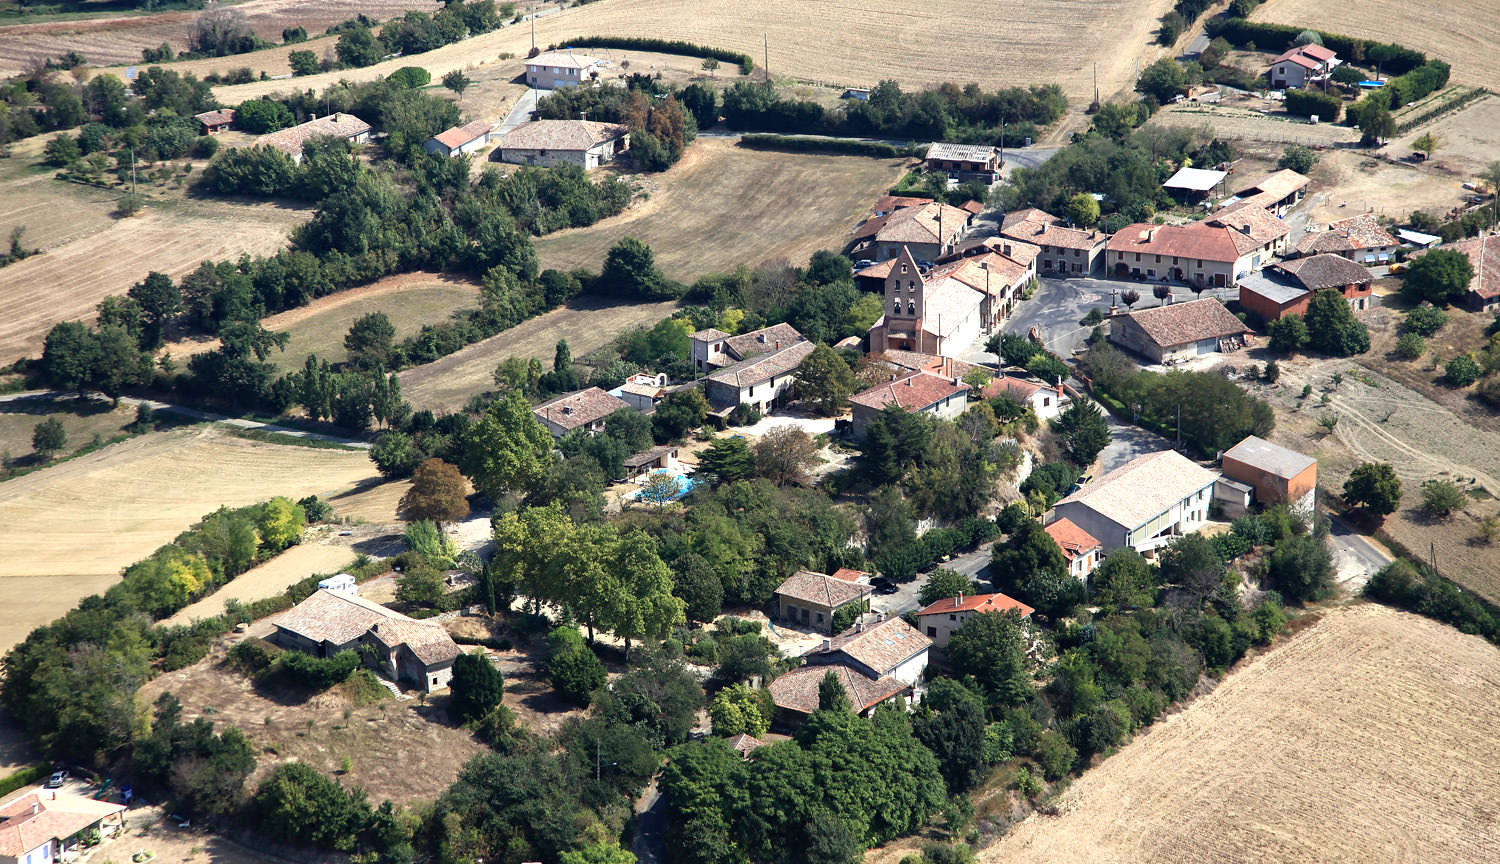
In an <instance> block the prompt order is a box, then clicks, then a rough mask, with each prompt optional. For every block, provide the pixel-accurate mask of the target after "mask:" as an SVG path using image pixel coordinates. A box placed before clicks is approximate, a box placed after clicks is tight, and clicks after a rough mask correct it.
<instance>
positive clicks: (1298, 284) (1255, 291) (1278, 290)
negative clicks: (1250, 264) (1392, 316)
mask: <svg viewBox="0 0 1500 864" xmlns="http://www.w3.org/2000/svg"><path fill="white" fill-rule="evenodd" d="M1374 285H1375V280H1374V278H1373V277H1372V276H1370V271H1369V270H1367V269H1365V268H1364V267H1361V266H1360V265H1358V264H1355V263H1354V262H1353V261H1350V260H1349V259H1348V258H1343V257H1340V256H1338V255H1328V254H1323V255H1313V256H1312V257H1310V258H1293V259H1292V260H1290V261H1283V262H1282V263H1280V264H1273V265H1271V266H1270V267H1267V268H1266V269H1265V271H1264V272H1262V273H1259V274H1251V275H1249V276H1246V277H1244V278H1242V279H1241V280H1240V305H1241V306H1243V307H1244V308H1245V310H1246V311H1248V312H1254V313H1255V314H1257V315H1259V316H1260V317H1262V318H1264V319H1266V320H1267V321H1275V320H1276V319H1278V318H1281V317H1283V316H1285V315H1292V314H1297V315H1302V314H1305V313H1306V312H1307V304H1308V301H1310V300H1311V299H1312V295H1313V292H1315V291H1322V290H1324V289H1325V288H1332V289H1333V290H1335V291H1338V292H1339V293H1340V294H1342V295H1344V300H1345V301H1347V302H1348V304H1349V306H1350V308H1353V309H1365V308H1368V307H1370V306H1373V305H1374V304H1375V297H1374V296H1373V291H1374Z"/></svg>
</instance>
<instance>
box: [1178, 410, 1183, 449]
mask: <svg viewBox="0 0 1500 864" xmlns="http://www.w3.org/2000/svg"><path fill="white" fill-rule="evenodd" d="M1177 449H1178V450H1181V449H1182V403H1181V402H1178V403H1177Z"/></svg>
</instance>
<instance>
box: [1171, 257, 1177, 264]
mask: <svg viewBox="0 0 1500 864" xmlns="http://www.w3.org/2000/svg"><path fill="white" fill-rule="evenodd" d="M1172 263H1173V264H1176V263H1177V256H1176V255H1173V256H1172Z"/></svg>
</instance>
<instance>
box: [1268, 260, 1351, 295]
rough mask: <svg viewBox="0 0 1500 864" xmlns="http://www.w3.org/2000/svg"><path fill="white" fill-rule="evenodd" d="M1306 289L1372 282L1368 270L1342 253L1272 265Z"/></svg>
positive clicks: (1341, 286) (1340, 286) (1312, 289)
mask: <svg viewBox="0 0 1500 864" xmlns="http://www.w3.org/2000/svg"><path fill="white" fill-rule="evenodd" d="M1272 266H1273V267H1274V268H1275V269H1277V270H1280V271H1282V272H1283V273H1286V274H1287V275H1288V276H1291V277H1292V279H1293V280H1294V281H1296V282H1298V283H1299V284H1301V286H1302V287H1303V288H1305V289H1307V290H1308V291H1317V290H1319V289H1322V288H1343V287H1344V286H1345V285H1363V286H1366V287H1369V286H1370V285H1372V284H1374V282H1375V277H1373V276H1371V275H1370V271H1369V270H1367V269H1366V268H1364V267H1361V266H1360V265H1358V264H1356V263H1354V262H1353V261H1350V260H1349V259H1348V258H1345V257H1344V256H1342V255H1310V256H1304V257H1302V258H1293V259H1291V260H1290V261H1283V262H1281V263H1280V264H1275V265H1272Z"/></svg>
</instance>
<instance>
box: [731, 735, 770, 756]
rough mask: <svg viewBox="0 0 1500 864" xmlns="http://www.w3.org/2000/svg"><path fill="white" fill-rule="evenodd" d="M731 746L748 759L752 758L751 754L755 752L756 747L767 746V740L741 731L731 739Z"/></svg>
mask: <svg viewBox="0 0 1500 864" xmlns="http://www.w3.org/2000/svg"><path fill="white" fill-rule="evenodd" d="M729 746H730V747H733V748H734V749H736V750H738V751H740V755H742V756H744V757H745V758H747V759H748V758H750V754H751V753H754V752H755V751H756V749H758V748H760V747H764V746H766V742H764V741H762V740H760V739H759V738H756V737H755V736H754V735H746V734H745V733H743V732H741V733H740V734H738V735H736V736H734V737H733V738H730V739H729Z"/></svg>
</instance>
